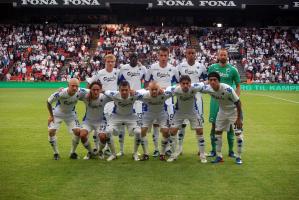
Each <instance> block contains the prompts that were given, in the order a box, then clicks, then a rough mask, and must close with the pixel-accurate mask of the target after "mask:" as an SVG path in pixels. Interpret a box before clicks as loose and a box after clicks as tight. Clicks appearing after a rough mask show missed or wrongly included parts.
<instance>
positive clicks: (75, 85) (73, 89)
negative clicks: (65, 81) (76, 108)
mask: <svg viewBox="0 0 299 200" xmlns="http://www.w3.org/2000/svg"><path fill="white" fill-rule="evenodd" d="M78 88H79V84H78V83H75V82H73V83H70V84H69V88H68V92H69V94H70V95H71V96H72V95H74V94H75V93H76V92H77V91H78Z"/></svg>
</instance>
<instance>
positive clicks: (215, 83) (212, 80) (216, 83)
mask: <svg viewBox="0 0 299 200" xmlns="http://www.w3.org/2000/svg"><path fill="white" fill-rule="evenodd" d="M209 84H210V86H211V87H212V88H213V89H214V90H218V89H219V87H220V83H219V81H218V79H217V78H215V77H210V78H209Z"/></svg>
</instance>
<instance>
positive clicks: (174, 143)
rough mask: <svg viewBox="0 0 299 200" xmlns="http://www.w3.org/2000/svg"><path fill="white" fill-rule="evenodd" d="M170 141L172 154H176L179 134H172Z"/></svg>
mask: <svg viewBox="0 0 299 200" xmlns="http://www.w3.org/2000/svg"><path fill="white" fill-rule="evenodd" d="M169 143H170V148H171V152H172V155H175V153H176V151H175V150H176V146H177V143H178V137H177V135H170V137H169Z"/></svg>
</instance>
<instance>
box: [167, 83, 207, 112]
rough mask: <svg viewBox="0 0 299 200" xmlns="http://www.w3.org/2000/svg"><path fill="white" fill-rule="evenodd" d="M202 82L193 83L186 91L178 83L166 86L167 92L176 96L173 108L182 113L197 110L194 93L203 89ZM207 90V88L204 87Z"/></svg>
mask: <svg viewBox="0 0 299 200" xmlns="http://www.w3.org/2000/svg"><path fill="white" fill-rule="evenodd" d="M204 86H205V84H204V83H193V84H191V87H190V88H189V90H188V92H184V91H183V90H182V88H181V86H180V85H178V86H172V87H168V88H167V89H166V91H167V92H171V93H172V95H174V96H176V97H177V101H176V104H175V110H177V111H179V112H183V113H191V112H194V111H197V110H198V108H197V104H196V98H195V97H196V94H197V93H198V92H201V91H202V90H203V89H204ZM206 90H207V89H206Z"/></svg>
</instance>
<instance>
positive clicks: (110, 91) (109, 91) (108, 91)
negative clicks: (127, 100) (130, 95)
mask: <svg viewBox="0 0 299 200" xmlns="http://www.w3.org/2000/svg"><path fill="white" fill-rule="evenodd" d="M118 93H119V92H118V91H112V90H107V91H105V92H104V94H105V95H106V96H107V97H109V98H115V97H116V96H117V95H118Z"/></svg>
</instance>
